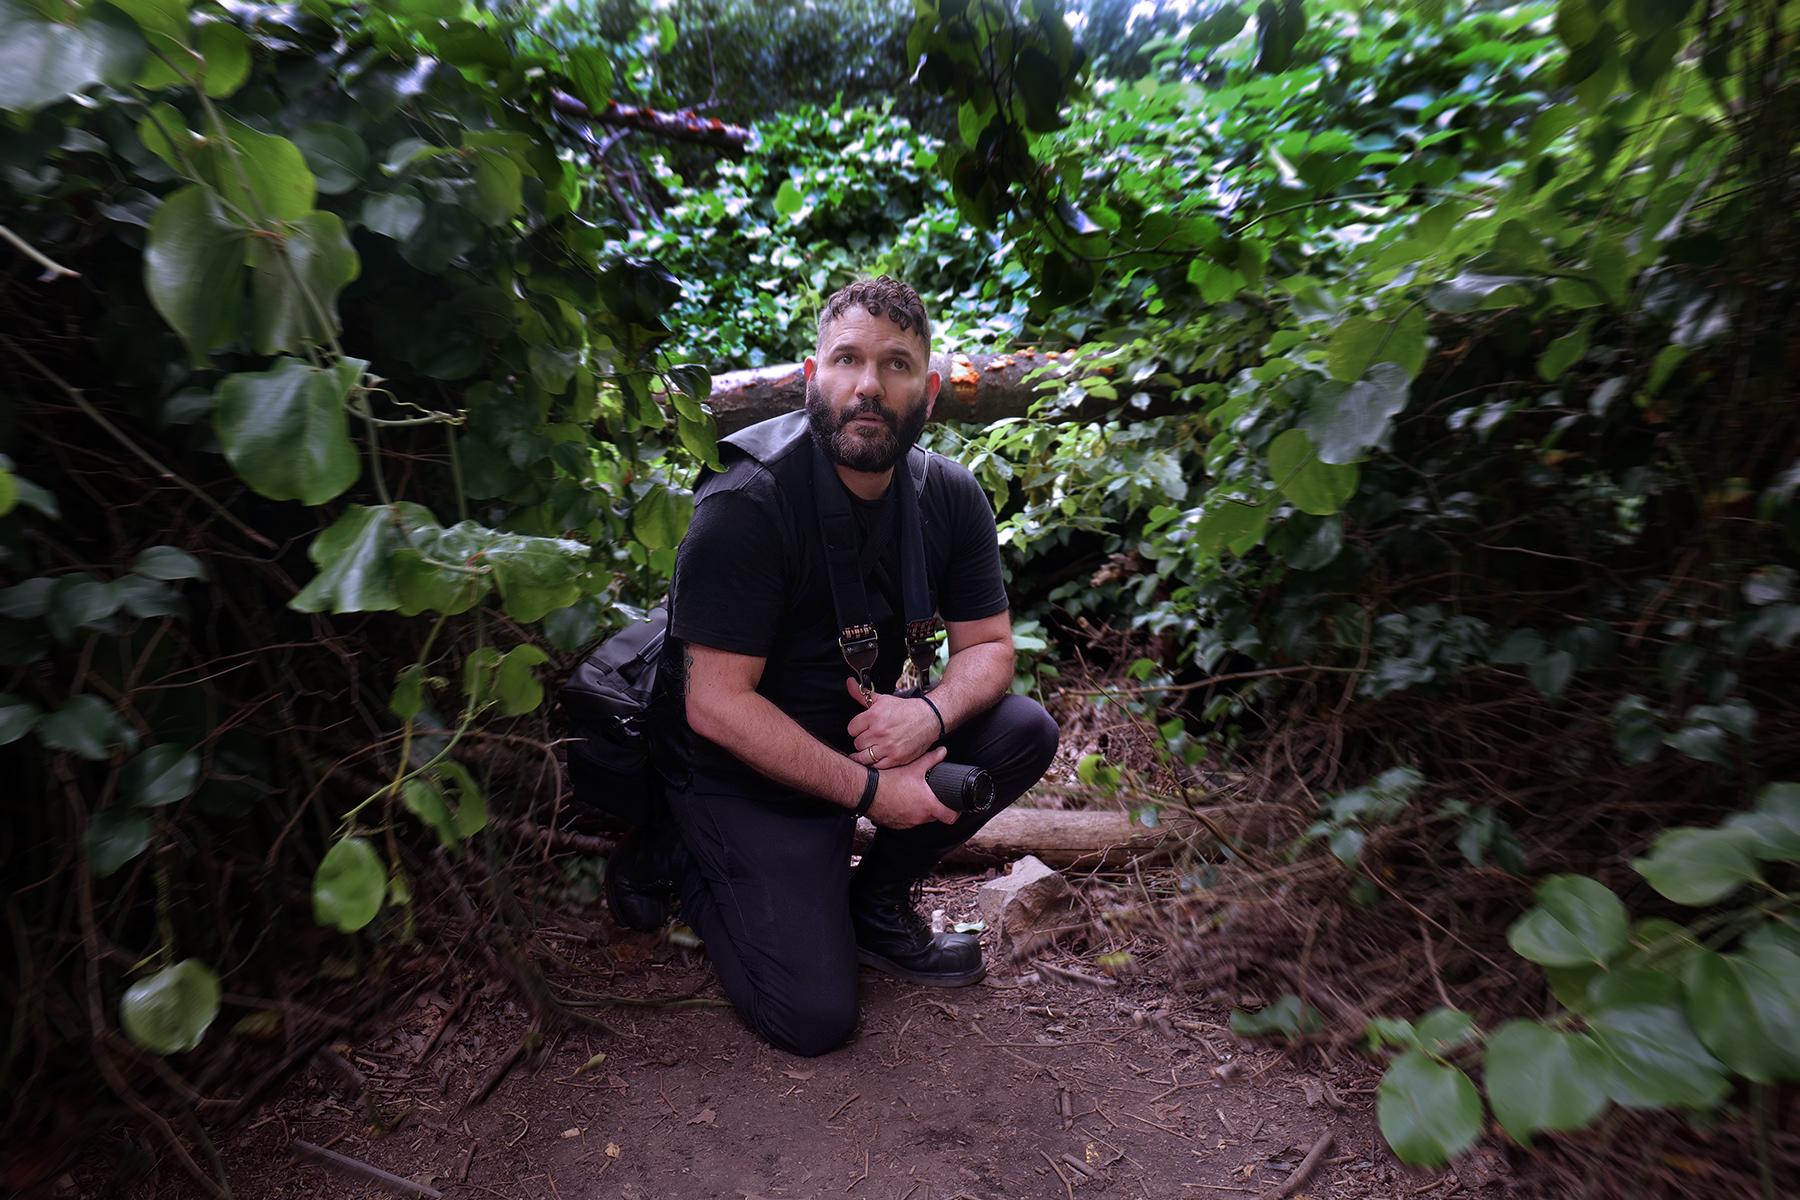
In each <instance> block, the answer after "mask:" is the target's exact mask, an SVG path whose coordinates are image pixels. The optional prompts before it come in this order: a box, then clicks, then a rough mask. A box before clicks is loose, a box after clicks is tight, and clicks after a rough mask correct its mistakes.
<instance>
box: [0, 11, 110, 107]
mask: <svg viewBox="0 0 1800 1200" xmlns="http://www.w3.org/2000/svg"><path fill="white" fill-rule="evenodd" d="M59 7H60V11H59V12H58V14H57V15H58V16H59V17H61V18H62V19H61V20H56V21H50V20H46V19H45V18H44V17H43V16H42V15H41V14H40V13H39V12H38V11H37V10H35V9H34V8H33V6H32V5H30V4H28V3H25V2H24V0H0V109H11V110H12V111H14V112H26V113H28V112H32V111H35V110H36V109H40V108H43V107H44V106H45V105H48V104H54V103H56V102H57V101H58V100H61V99H62V98H63V97H65V96H75V95H80V94H81V93H82V92H85V91H87V90H88V89H89V88H91V87H93V86H94V85H95V84H108V85H111V86H114V87H123V86H124V85H126V84H128V83H130V82H131V79H132V77H133V76H134V75H136V74H137V68H138V64H139V63H140V62H142V61H143V57H144V41H143V38H142V37H141V36H140V35H139V33H138V30H137V28H136V26H135V25H134V24H133V23H132V22H131V21H130V20H129V19H128V18H127V17H126V16H125V15H124V14H123V13H121V12H120V11H118V10H117V9H116V8H114V7H113V6H112V5H109V4H70V5H64V6H59Z"/></svg>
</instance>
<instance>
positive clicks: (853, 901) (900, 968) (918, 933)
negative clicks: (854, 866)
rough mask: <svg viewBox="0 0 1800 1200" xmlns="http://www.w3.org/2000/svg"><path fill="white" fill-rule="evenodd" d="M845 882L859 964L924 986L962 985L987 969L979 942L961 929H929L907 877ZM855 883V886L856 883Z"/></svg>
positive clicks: (859, 873)
mask: <svg viewBox="0 0 1800 1200" xmlns="http://www.w3.org/2000/svg"><path fill="white" fill-rule="evenodd" d="M864 873H865V869H859V870H858V871H857V873H856V876H855V878H853V879H852V880H851V882H850V921H851V924H852V925H853V926H854V927H855V929H856V958H857V961H858V962H861V963H863V964H864V965H865V966H870V967H874V968H875V969H876V970H877V971H883V972H886V973H887V974H889V975H896V976H898V977H900V978H901V979H905V980H909V981H911V982H913V983H922V984H925V985H927V986H929V987H963V986H965V985H967V984H971V983H979V982H980V981H981V978H982V976H984V975H986V974H987V965H986V964H985V963H984V962H982V959H981V942H980V940H979V939H977V938H975V937H974V936H972V935H970V934H966V933H937V934H934V933H932V932H931V926H930V925H929V924H927V923H926V921H925V918H923V917H921V916H920V915H919V910H918V909H917V908H916V907H914V905H915V901H916V896H915V895H914V889H916V888H918V887H919V886H921V884H922V882H923V881H918V882H909V881H907V880H905V879H894V878H892V877H888V876H885V875H884V876H881V877H874V876H871V877H870V878H869V879H866V880H865V879H864V878H863V876H864ZM859 885H861V886H859Z"/></svg>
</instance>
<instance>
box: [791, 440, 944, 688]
mask: <svg viewBox="0 0 1800 1200" xmlns="http://www.w3.org/2000/svg"><path fill="white" fill-rule="evenodd" d="M909 457H910V456H902V458H901V460H900V462H898V463H896V464H895V467H894V479H893V482H892V484H891V485H890V488H889V496H888V500H889V503H891V504H895V505H897V506H898V512H897V513H896V514H895V515H896V516H897V517H898V519H899V526H900V531H899V532H900V574H901V584H902V587H901V591H902V593H903V607H904V609H905V610H906V611H905V613H904V617H905V619H906V643H907V644H906V652H907V655H908V657H910V658H911V659H912V662H913V670H914V672H915V673H916V674H917V675H918V677H919V682H920V684H921V685H923V683H924V681H925V678H926V673H927V671H928V670H929V668H930V665H931V663H932V662H933V661H935V659H936V657H937V647H936V646H935V645H934V644H932V642H931V640H930V639H931V638H932V636H933V635H934V634H935V633H936V632H937V630H938V629H939V628H941V627H942V624H943V623H942V622H941V621H940V620H939V619H938V618H937V616H936V615H935V614H934V613H933V612H932V606H931V599H930V597H931V588H930V584H929V582H928V580H927V579H926V575H925V547H924V539H923V537H922V536H921V534H920V528H919V504H918V496H917V493H916V490H915V489H916V486H917V485H916V483H915V481H914V479H913V473H912V469H911V463H910V462H909V461H908V459H909ZM813 495H814V503H815V505H816V506H817V509H818V518H819V533H820V537H821V539H822V541H823V543H824V548H825V575H826V578H827V579H828V580H829V582H830V584H831V603H832V608H833V610H834V611H835V612H836V613H837V621H838V627H839V630H840V632H839V634H838V649H839V651H840V652H842V654H843V656H844V663H845V665H847V666H848V667H849V668H850V670H851V671H852V672H853V673H854V674H855V675H856V681H857V684H858V686H860V687H861V688H862V691H863V695H864V696H865V697H871V698H872V697H873V695H874V680H873V678H872V672H873V671H874V669H875V663H876V660H877V659H878V658H879V657H880V643H879V641H878V638H877V634H876V632H875V626H874V624H873V623H872V622H871V621H870V620H869V594H868V589H867V588H866V587H865V586H864V584H863V570H862V568H863V564H862V562H861V561H860V560H859V557H858V555H857V553H856V524H855V520H854V518H852V517H851V515H850V503H849V500H848V499H847V498H846V496H845V493H844V489H843V487H842V485H841V484H840V483H839V480H838V478H837V472H836V471H835V470H833V469H832V466H831V461H830V460H829V459H828V458H826V456H825V454H824V453H823V452H822V451H821V450H820V449H819V447H818V446H817V445H816V444H815V445H814V446H813ZM885 515H886V514H884V516H885ZM884 524H885V522H884Z"/></svg>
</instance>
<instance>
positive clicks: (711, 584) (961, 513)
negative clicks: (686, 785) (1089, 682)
mask: <svg viewBox="0 0 1800 1200" xmlns="http://www.w3.org/2000/svg"><path fill="white" fill-rule="evenodd" d="M927 464H928V465H927V467H926V472H925V482H924V487H923V490H922V491H921V492H920V493H919V518H920V531H921V534H922V535H923V541H924V546H925V562H926V577H927V579H928V580H929V582H930V585H931V596H932V600H933V602H934V603H935V605H936V609H937V613H938V615H940V616H942V617H943V618H944V619H945V620H946V621H974V620H979V619H980V618H982V617H989V616H992V615H994V614H995V613H998V612H1002V611H1004V610H1005V609H1006V607H1007V597H1006V585H1005V582H1004V581H1003V579H1002V577H1001V572H1000V547H999V543H998V541H997V539H996V536H995V530H994V512H993V509H992V508H991V507H990V506H989V504H988V499H987V494H986V493H985V492H983V491H982V490H981V485H980V484H979V483H977V482H976V480H975V477H974V476H973V475H972V474H970V472H969V471H968V469H967V468H966V467H963V466H962V465H961V464H959V463H955V462H952V461H951V460H949V459H947V458H944V457H942V456H941V455H936V454H933V455H929V456H928V458H927ZM812 471H813V468H812V450H811V445H810V443H809V442H808V441H807V440H806V439H804V438H802V439H800V441H799V442H798V443H797V445H796V446H795V447H794V448H793V449H792V451H791V452H789V453H786V454H783V455H781V456H779V457H778V458H776V459H775V460H774V461H772V462H767V463H763V462H758V461H756V460H754V459H741V460H739V461H738V462H735V463H733V464H732V465H731V466H730V467H728V468H727V470H726V471H725V473H724V474H723V475H722V476H720V477H718V478H717V479H715V480H713V481H712V482H711V483H710V484H709V485H708V486H707V487H704V488H702V489H701V491H700V493H699V500H698V503H697V504H696V505H695V508H694V518H693V522H692V523H691V524H690V525H689V526H688V532H687V536H686V537H685V538H684V539H683V540H682V543H681V547H680V549H679V551H678V552H677V554H676V560H675V579H674V584H673V587H672V588H671V592H670V595H671V600H670V624H669V632H670V636H671V637H672V638H673V639H676V640H678V641H681V642H696V643H698V644H700V645H703V646H711V647H714V648H716V649H720V650H730V651H733V652H735V653H738V654H749V655H755V656H756V657H759V658H762V659H764V660H765V665H764V668H763V673H762V680H761V682H760V683H759V684H758V685H757V691H758V692H759V693H760V694H761V695H763V696H765V697H767V698H768V699H769V700H770V701H771V702H773V703H774V704H775V706H776V707H778V708H780V709H781V710H782V711H783V712H785V713H787V714H788V715H789V716H790V717H793V718H794V720H795V721H797V722H799V724H800V725H801V726H802V727H804V728H805V729H806V730H807V731H809V732H810V733H812V734H813V735H814V736H815V737H817V738H819V739H820V740H821V741H823V742H825V743H826V744H827V745H829V746H832V747H834V748H835V749H837V750H840V751H842V752H845V753H848V752H849V751H850V750H851V749H852V746H853V742H852V739H851V738H850V736H849V734H848V733H847V731H846V729H845V726H847V725H848V724H849V723H850V720H851V718H853V717H854V716H855V715H856V714H857V712H858V711H859V706H858V705H857V703H856V702H855V701H854V700H852V699H851V697H850V694H849V692H848V691H847V689H846V688H845V684H844V681H845V680H846V679H847V678H849V677H850V674H851V672H850V669H849V667H847V666H846V665H845V664H844V658H843V654H842V653H841V652H840V651H839V649H838V646H837V634H838V624H837V616H836V613H835V611H834V609H833V607H832V601H831V584H830V581H829V579H828V578H827V576H826V570H825V553H824V547H823V545H822V543H821V540H820V536H819V523H818V517H817V514H816V512H815V509H814V502H813V481H812ZM831 484H832V485H833V486H836V487H843V482H842V481H841V480H839V479H837V478H836V473H835V472H834V473H833V476H832V479H831ZM889 486H890V487H893V486H904V487H912V486H916V485H915V483H914V481H913V477H912V476H911V474H910V472H909V471H907V470H906V469H905V468H903V467H897V468H896V469H895V472H894V478H893V482H892V483H890V485H889ZM846 493H847V494H848V496H849V499H850V502H851V511H852V513H853V514H854V515H855V517H856V519H857V524H858V527H859V534H860V535H862V536H865V537H866V536H867V535H868V533H869V531H870V530H871V529H872V528H873V527H874V526H875V524H876V518H877V516H878V514H879V513H880V509H881V501H880V500H873V501H865V500H861V499H859V498H857V497H856V496H855V495H854V494H853V493H849V492H848V489H846ZM859 548H860V542H859ZM901 579H902V576H901V574H900V536H899V530H898V527H897V522H896V528H895V530H894V532H893V534H892V535H891V536H890V537H889V539H888V543H887V549H886V552H885V553H884V554H883V555H882V557H881V559H880V560H879V563H878V564H877V566H876V567H875V568H873V569H872V570H871V571H870V574H869V576H868V578H867V579H866V580H865V586H866V589H867V591H868V598H869V609H870V614H869V615H870V619H871V620H872V621H873V622H874V624H875V628H876V631H877V633H878V634H879V635H880V657H879V659H878V660H877V662H876V666H875V670H874V673H873V674H874V683H875V687H876V690H877V691H891V690H892V689H893V687H894V684H895V682H896V681H897V680H898V679H899V676H900V671H901V667H902V666H903V665H904V663H905V661H906V647H905V631H904V628H903V626H904V619H903V617H902V616H901V615H900V612H899V609H900V594H899V586H898V585H899V582H900V580H901ZM670 659H674V660H675V661H677V662H678V661H679V659H680V648H679V647H678V646H677V647H675V648H674V653H673V654H672V655H670V656H668V657H666V658H665V663H667V662H669V660H670ZM677 711H679V710H678V709H677ZM685 740H686V742H687V744H688V754H689V757H690V759H691V765H692V767H693V768H694V770H696V771H697V772H700V773H701V774H703V775H710V776H713V777H714V778H715V779H719V780H724V781H729V782H731V783H734V784H737V785H739V786H745V785H755V784H756V783H758V782H759V781H760V782H761V783H762V784H765V785H766V784H767V783H768V782H769V781H767V780H766V779H764V778H763V777H762V776H761V775H759V774H757V773H756V772H755V771H754V770H752V769H751V768H749V767H747V766H746V765H744V764H743V763H742V762H741V761H739V760H738V759H737V758H735V757H734V756H732V755H731V754H729V753H727V752H726V751H724V750H723V749H722V748H720V747H718V746H717V745H715V744H714V743H712V742H709V741H707V740H705V739H704V738H699V737H690V738H687V739H685Z"/></svg>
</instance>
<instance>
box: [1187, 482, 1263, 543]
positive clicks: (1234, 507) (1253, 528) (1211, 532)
mask: <svg viewBox="0 0 1800 1200" xmlns="http://www.w3.org/2000/svg"><path fill="white" fill-rule="evenodd" d="M1269 507H1270V505H1269V503H1268V500H1267V498H1266V497H1265V498H1264V499H1263V500H1262V501H1260V502H1259V501H1254V500H1252V501H1248V502H1246V501H1243V500H1240V499H1237V498H1234V497H1230V496H1221V497H1219V499H1218V502H1217V504H1216V505H1215V506H1214V507H1213V508H1212V509H1211V511H1209V512H1207V513H1206V515H1205V516H1203V517H1201V518H1200V520H1199V522H1198V523H1196V524H1195V526H1194V536H1193V545H1194V547H1195V548H1196V549H1199V550H1204V551H1205V552H1206V553H1208V554H1217V553H1218V552H1219V551H1220V550H1222V549H1224V548H1225V547H1227V546H1229V547H1230V548H1231V552H1232V553H1233V554H1238V555H1243V554H1248V553H1249V552H1250V551H1251V550H1252V549H1254V548H1255V547H1256V546H1258V545H1259V544H1261V542H1262V539H1263V534H1264V532H1265V531H1266V530H1267V529H1268V526H1269Z"/></svg>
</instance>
